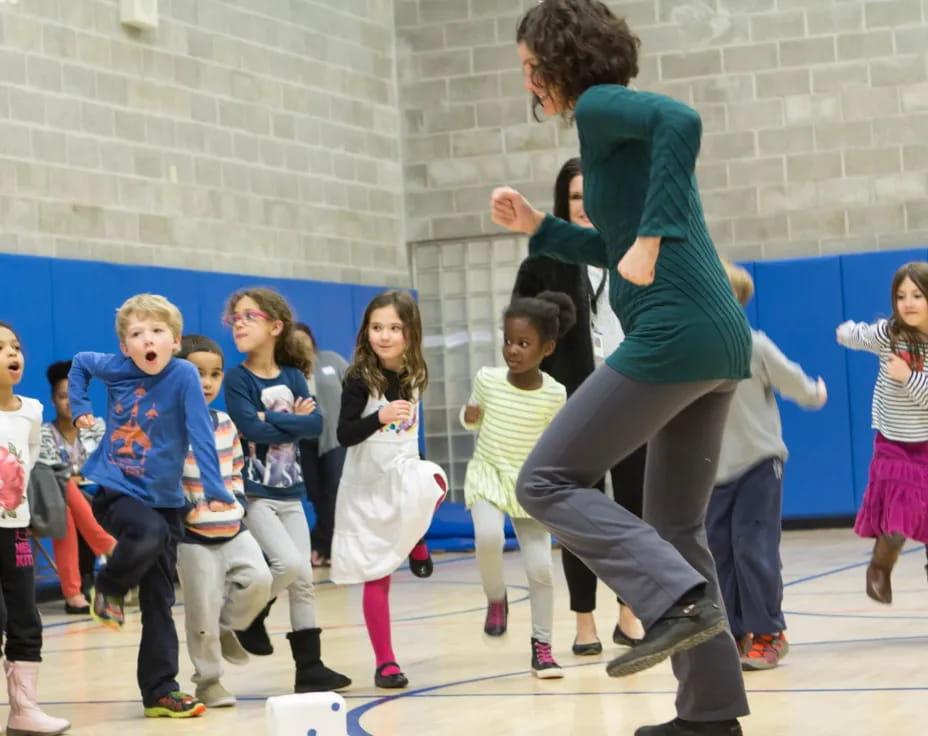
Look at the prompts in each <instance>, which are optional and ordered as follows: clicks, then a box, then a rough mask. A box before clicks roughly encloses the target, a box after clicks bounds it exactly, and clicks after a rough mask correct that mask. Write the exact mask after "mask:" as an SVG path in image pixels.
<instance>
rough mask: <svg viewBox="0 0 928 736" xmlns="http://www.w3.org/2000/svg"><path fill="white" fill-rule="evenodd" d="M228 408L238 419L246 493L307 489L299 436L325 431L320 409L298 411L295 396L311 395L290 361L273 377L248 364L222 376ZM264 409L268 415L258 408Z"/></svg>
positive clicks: (272, 494)
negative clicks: (259, 372) (295, 407)
mask: <svg viewBox="0 0 928 736" xmlns="http://www.w3.org/2000/svg"><path fill="white" fill-rule="evenodd" d="M223 392H224V395H225V399H226V411H228V412H229V416H230V417H232V421H233V422H235V426H236V427H237V428H238V431H239V434H240V435H241V437H242V447H243V449H244V451H245V470H244V472H243V473H242V475H243V477H244V479H245V495H247V496H254V497H258V498H274V499H299V498H302V497H303V495H304V494H305V493H306V486H305V485H304V483H303V471H302V470H301V468H300V448H299V441H300V440H306V439H312V438H314V437H318V436H319V435H320V434H322V414H320V413H319V410H318V409H316V411H314V412H313V413H312V414H294V413H293V406H294V404H295V403H296V400H297V399H305V398H307V397H309V396H310V393H309V386H308V385H307V384H306V377H305V376H304V375H303V374H302V373H301V372H300V371H299V369H298V368H294V367H293V366H289V365H282V366H280V373H279V374H278V375H277V376H276V377H275V378H261V377H260V376H256V375H255V374H254V373H252V372H251V371H250V370H248V369H247V368H246V367H245V365H244V364H241V365H238V366H236V367H235V368H233V369H232V370H230V371H229V372H228V373H227V374H226V377H225V381H224V382H223ZM259 412H263V413H264V419H263V420H262V419H261V418H260V417H258V413H259Z"/></svg>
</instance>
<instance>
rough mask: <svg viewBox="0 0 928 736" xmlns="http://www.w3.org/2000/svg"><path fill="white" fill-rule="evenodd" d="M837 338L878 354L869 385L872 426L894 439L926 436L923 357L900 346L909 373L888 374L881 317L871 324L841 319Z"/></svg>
mask: <svg viewBox="0 0 928 736" xmlns="http://www.w3.org/2000/svg"><path fill="white" fill-rule="evenodd" d="M838 342H839V343H841V344H842V345H844V346H845V347H848V348H851V349H853V350H868V351H869V352H871V353H876V354H877V355H879V356H880V372H879V374H878V375H877V378H876V386H875V387H874V389H873V413H872V418H873V419H872V426H873V428H874V429H875V430H877V431H878V432H879V433H880V434H881V435H883V436H884V437H886V438H887V439H890V440H895V441H896V442H924V441H925V440H928V373H926V372H925V369H924V358H923V357H919V356H913V354H912V352H911V351H910V350H909V349H906V348H905V347H902V348H901V349H899V350H898V353H899V354H900V356H901V357H902V358H905V359H906V361H907V362H908V363H909V365H910V366H912V367H913V370H912V375H911V376H909V380H908V381H906V382H905V383H900V382H899V381H895V380H893V379H892V378H890V377H889V374H887V372H886V363H887V360H888V359H889V356H890V347H889V332H888V329H887V322H886V320H885V319H881V320H880V321H879V322H876V323H875V324H867V323H866V322H845V323H843V324H842V325H840V326H839V327H838ZM913 358H914V360H913Z"/></svg>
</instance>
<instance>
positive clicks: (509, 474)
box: [461, 291, 576, 678]
mask: <svg viewBox="0 0 928 736" xmlns="http://www.w3.org/2000/svg"><path fill="white" fill-rule="evenodd" d="M575 320H576V310H575V308H574V304H573V302H572V301H571V299H570V297H568V296H567V295H566V294H563V293H560V292H551V291H544V292H542V293H541V294H539V295H538V296H537V297H518V298H516V299H514V300H513V301H512V303H511V304H510V305H509V306H508V307H507V309H506V311H505V313H504V315H503V359H504V360H505V361H506V365H505V366H503V367H493V368H481V369H480V370H479V371H478V372H477V376H476V377H475V378H474V390H473V393H472V394H471V397H470V399H469V401H468V402H467V405H466V406H465V407H463V408H462V409H461V423H462V424H463V425H464V427H465V429H468V430H471V431H475V432H477V433H478V434H477V447H476V449H475V450H474V456H473V458H471V460H470V462H469V463H468V465H467V476H466V478H465V481H464V499H465V502H466V504H467V507H468V508H469V509H470V512H471V515H472V516H473V520H474V539H475V544H476V548H477V566H478V567H479V569H480V579H481V581H482V582H483V590H484V593H486V596H487V616H486V621H485V622H484V627H483V630H484V632H485V633H486V634H488V635H489V636H502V635H503V634H504V633H505V632H506V624H507V621H506V618H507V613H508V604H507V600H506V584H505V582H504V580H503V543H504V538H503V524H504V522H505V520H506V515H507V514H508V515H509V516H510V518H511V519H512V524H513V527H514V528H515V532H516V536H517V537H518V540H519V548H520V550H521V552H522V562H523V564H524V565H525V573H526V575H527V577H528V583H529V598H530V602H531V609H532V672H533V673H534V674H535V676H536V677H540V678H552V677H562V676H563V673H562V672H561V668H560V667H559V666H558V664H557V662H556V661H555V660H554V657H553V656H552V654H551V633H552V632H551V630H552V627H553V622H554V589H553V586H552V578H551V576H552V573H551V535H550V534H549V533H548V532H547V530H546V529H545V528H544V527H543V526H542V525H541V524H539V523H538V522H537V521H535V520H534V519H533V518H531V516H529V514H528V513H527V512H526V511H525V509H523V508H522V506H521V505H520V504H519V502H518V501H517V500H516V478H518V476H519V471H520V470H521V469H522V464H523V463H524V462H525V458H526V457H528V454H529V453H530V452H531V450H532V448H533V447H534V446H535V442H536V441H537V440H538V438H539V437H540V436H541V433H542V432H543V431H544V429H545V427H547V426H548V424H550V422H551V420H552V419H553V418H554V415H555V414H556V413H557V412H558V410H559V409H560V408H561V406H563V404H564V402H565V401H566V399H567V391H566V389H565V388H564V386H563V385H562V384H560V383H558V382H557V381H555V380H554V379H553V378H551V376H549V375H548V374H547V373H544V372H542V370H541V368H540V366H541V361H542V360H544V359H545V358H546V357H548V356H549V355H551V353H552V352H554V348H555V345H556V343H557V339H558V338H559V337H561V336H562V335H564V334H565V333H566V332H567V331H568V330H569V329H570V328H571V327H572V326H573V324H574V321H575Z"/></svg>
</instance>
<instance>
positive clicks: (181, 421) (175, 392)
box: [68, 353, 235, 509]
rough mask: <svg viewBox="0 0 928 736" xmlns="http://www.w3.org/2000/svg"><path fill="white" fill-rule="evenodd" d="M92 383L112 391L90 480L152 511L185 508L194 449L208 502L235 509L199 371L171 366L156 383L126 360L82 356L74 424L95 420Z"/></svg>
mask: <svg viewBox="0 0 928 736" xmlns="http://www.w3.org/2000/svg"><path fill="white" fill-rule="evenodd" d="M93 378H98V379H100V380H101V381H102V382H103V384H104V385H105V386H106V433H105V434H104V435H103V440H102V441H101V442H100V445H99V446H98V447H97V449H96V450H94V452H93V453H92V454H91V455H90V457H89V458H87V462H86V463H84V467H83V468H82V471H81V472H82V473H83V474H84V476H85V477H87V478H89V479H90V480H92V481H93V482H95V483H99V484H100V485H101V486H103V487H104V488H108V489H111V490H114V491H119V492H121V493H126V494H128V495H130V496H134V497H135V498H138V499H139V500H140V501H142V502H143V503H145V504H147V505H149V506H151V507H153V508H165V509H174V508H182V507H183V506H185V505H186V500H185V498H184V491H183V488H182V487H181V476H182V475H183V471H184V462H185V461H186V459H187V448H188V447H192V448H193V453H194V456H195V457H196V460H197V465H198V466H199V468H200V473H201V476H202V479H203V490H204V494H205V495H206V497H207V498H208V499H209V500H216V501H222V502H224V503H235V499H234V498H233V497H232V494H230V493H229V492H228V491H227V490H226V487H225V483H224V481H223V479H222V474H221V473H220V472H219V458H218V456H217V454H216V440H215V438H214V436H213V423H212V420H211V419H210V416H209V410H208V409H207V407H206V399H205V398H204V397H203V389H202V387H201V386H200V377H199V375H198V374H197V369H196V367H195V366H194V365H193V364H192V363H189V362H188V361H186V360H178V359H176V358H172V359H171V361H170V362H169V363H168V364H167V366H165V368H164V370H162V371H161V372H160V373H156V374H155V375H149V374H148V373H145V372H144V371H142V370H140V369H139V368H138V366H136V365H135V363H133V362H132V360H131V359H130V358H127V357H125V356H123V355H114V354H111V353H78V354H77V355H75V356H74V360H73V363H72V365H71V372H70V373H69V374H68V397H69V399H70V401H71V414H72V416H74V417H75V418H77V417H80V416H83V415H84V414H91V415H92V414H93V406H91V403H90V398H89V397H88V395H87V387H88V385H89V384H90V381H91V379H93Z"/></svg>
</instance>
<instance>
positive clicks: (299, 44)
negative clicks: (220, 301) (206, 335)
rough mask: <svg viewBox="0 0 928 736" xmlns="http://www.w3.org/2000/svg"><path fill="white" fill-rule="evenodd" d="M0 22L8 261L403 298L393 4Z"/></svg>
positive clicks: (314, 1) (259, 2) (72, 3)
mask: <svg viewBox="0 0 928 736" xmlns="http://www.w3.org/2000/svg"><path fill="white" fill-rule="evenodd" d="M159 8H160V15H161V25H160V27H159V28H158V30H157V31H153V32H145V33H139V32H136V31H130V30H126V29H124V28H123V27H122V26H121V25H120V24H119V20H118V18H119V12H118V0H67V2H62V1H61V0H19V2H18V3H16V4H10V3H2V4H0V232H2V233H3V239H2V241H0V249H2V250H4V251H8V252H9V251H12V252H21V253H31V254H42V255H55V256H62V257H81V258H91V259H105V260H111V261H118V262H124V263H157V264H160V265H167V266H186V267H190V268H195V269H203V270H222V271H233V272H244V273H252V274H255V275H278V276H295V277H303V278H317V279H323V280H336V281H350V282H367V283H395V284H407V283H408V281H409V275H408V266H407V257H406V248H405V232H404V224H403V217H402V208H403V202H402V192H403V172H402V165H401V161H400V152H401V141H400V125H399V112H398V108H397V96H396V81H395V64H394V34H393V27H394V20H393V3H392V0H222V1H221V2H220V1H217V0H160V2H159Z"/></svg>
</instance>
